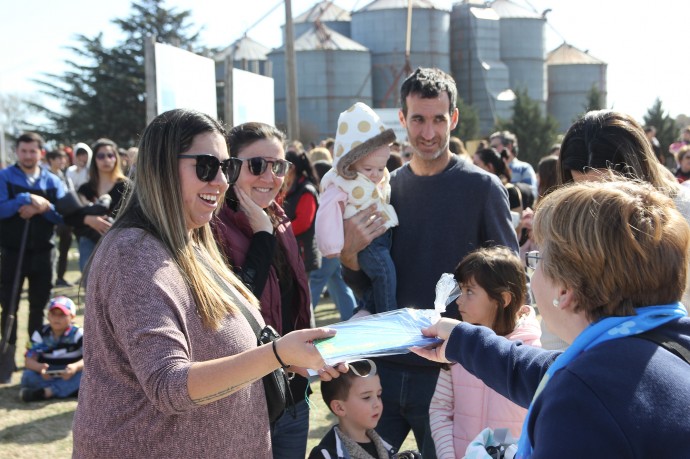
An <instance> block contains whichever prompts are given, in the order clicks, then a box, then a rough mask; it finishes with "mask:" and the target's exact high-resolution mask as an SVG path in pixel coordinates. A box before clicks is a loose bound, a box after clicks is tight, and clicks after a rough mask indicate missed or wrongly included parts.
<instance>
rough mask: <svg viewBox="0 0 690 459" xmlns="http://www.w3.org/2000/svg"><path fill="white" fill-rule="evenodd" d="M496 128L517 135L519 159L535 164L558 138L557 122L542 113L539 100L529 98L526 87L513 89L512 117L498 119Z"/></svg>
mask: <svg viewBox="0 0 690 459" xmlns="http://www.w3.org/2000/svg"><path fill="white" fill-rule="evenodd" d="M496 130H508V131H511V132H512V133H513V134H515V135H516V136H517V139H518V147H519V150H518V152H519V156H520V160H522V161H526V162H528V163H530V164H532V166H536V165H537V163H538V162H539V159H541V158H542V157H543V156H544V155H546V154H547V153H548V151H549V149H550V148H551V146H552V145H553V144H554V143H556V141H557V139H558V122H557V121H556V119H555V118H554V117H553V116H551V115H546V116H545V115H544V114H543V113H542V109H541V107H540V105H539V102H537V101H535V100H533V99H530V97H529V96H528V95H527V90H526V89H518V90H516V91H515V104H514V105H513V117H512V119H510V120H499V121H498V123H496Z"/></svg>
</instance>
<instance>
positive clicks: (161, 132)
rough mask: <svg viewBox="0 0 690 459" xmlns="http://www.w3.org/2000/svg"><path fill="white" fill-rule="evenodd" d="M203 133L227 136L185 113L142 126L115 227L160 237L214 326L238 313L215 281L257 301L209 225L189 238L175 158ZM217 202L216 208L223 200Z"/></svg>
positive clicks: (199, 117)
mask: <svg viewBox="0 0 690 459" xmlns="http://www.w3.org/2000/svg"><path fill="white" fill-rule="evenodd" d="M207 132H212V133H218V134H219V135H221V136H223V138H225V130H224V129H223V127H222V126H221V125H220V124H219V123H218V122H217V121H216V120H214V119H213V118H211V117H210V116H208V115H205V114H203V113H200V112H197V111H194V110H187V109H175V110H170V111H167V112H165V113H162V114H160V115H158V116H157V117H156V118H155V119H154V120H153V121H152V122H151V123H150V124H149V125H148V126H147V127H146V129H145V130H144V133H143V134H142V137H141V141H140V142H139V156H138V158H137V173H136V176H135V179H134V186H133V189H132V192H131V193H130V194H129V195H128V197H127V199H126V203H125V204H124V207H123V209H122V211H121V212H120V215H119V217H118V219H117V221H116V223H115V225H114V227H120V228H126V227H140V228H143V229H145V230H146V231H148V232H150V233H151V234H153V235H154V236H155V237H157V238H158V239H160V240H161V242H162V243H163V244H164V245H165V247H166V248H167V249H168V251H169V252H170V255H171V256H172V258H173V260H174V261H175V263H176V264H177V266H178V267H179V269H180V271H181V273H182V275H183V276H184V277H185V279H186V280H187V283H188V285H189V286H190V289H191V291H192V295H193V296H194V300H195V302H196V306H197V309H198V311H199V315H200V316H201V318H202V321H203V322H204V325H205V326H207V327H209V328H217V327H218V326H219V325H220V322H221V320H222V319H223V318H224V317H225V316H226V315H227V314H228V313H231V314H235V313H237V312H238V311H239V309H238V307H237V306H236V305H235V304H234V303H233V301H232V298H228V294H227V291H226V289H224V288H223V287H222V286H221V285H219V283H218V282H219V281H222V282H226V283H228V284H230V285H231V286H233V287H234V288H235V289H236V290H238V291H239V292H240V294H241V295H242V296H243V297H244V298H246V299H247V300H248V301H249V302H250V303H251V304H253V305H254V306H257V307H258V301H257V300H256V298H255V297H254V295H253V294H252V293H251V292H250V291H249V290H248V289H247V288H246V287H245V285H244V284H243V283H242V282H241V281H240V280H239V279H238V278H237V276H235V274H234V273H233V272H232V270H231V269H230V268H229V267H228V266H227V264H226V263H225V261H224V260H223V257H222V255H221V254H220V252H219V251H218V248H217V246H216V243H215V240H214V238H213V234H212V231H211V228H210V226H209V225H208V224H207V225H203V226H202V227H200V228H197V229H194V230H192V232H191V238H190V236H189V233H188V231H187V227H186V221H185V215H184V206H183V201H182V191H181V189H180V180H179V172H178V159H177V157H178V155H179V154H181V153H184V152H186V151H188V150H189V149H190V148H191V145H192V142H193V140H194V137H195V136H197V135H199V134H204V133H207ZM218 204H219V205H218V209H220V208H221V207H222V204H223V203H222V196H221V200H220V202H219V203H218Z"/></svg>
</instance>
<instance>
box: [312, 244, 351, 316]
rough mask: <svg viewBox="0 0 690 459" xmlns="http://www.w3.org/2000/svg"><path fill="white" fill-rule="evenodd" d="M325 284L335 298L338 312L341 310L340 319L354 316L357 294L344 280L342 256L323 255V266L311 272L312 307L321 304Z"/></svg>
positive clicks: (314, 307)
mask: <svg viewBox="0 0 690 459" xmlns="http://www.w3.org/2000/svg"><path fill="white" fill-rule="evenodd" d="M324 286H326V287H327V288H328V293H329V294H330V295H331V298H333V301H334V302H335V306H336V307H337V308H338V312H340V320H347V319H349V318H350V317H352V311H353V310H354V309H355V305H356V300H355V295H354V294H353V293H352V290H351V289H350V287H348V286H347V284H346V283H345V281H344V280H343V275H342V273H341V270H340V258H326V257H323V258H322V259H321V268H319V269H316V270H314V271H312V272H310V273H309V288H310V290H311V307H312V309H316V306H317V305H318V304H319V300H320V299H321V292H323V287H324Z"/></svg>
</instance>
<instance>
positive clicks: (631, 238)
mask: <svg viewBox="0 0 690 459" xmlns="http://www.w3.org/2000/svg"><path fill="white" fill-rule="evenodd" d="M533 234H534V237H535V239H536V241H537V244H538V246H539V247H540V249H541V251H540V252H529V253H528V254H527V264H528V267H531V268H533V269H534V270H535V271H534V275H533V277H532V283H531V286H532V290H533V293H534V297H535V300H536V303H537V306H538V308H539V312H540V313H541V316H542V319H543V320H544V321H545V322H546V324H547V326H548V328H549V329H550V330H552V331H553V332H554V333H555V334H556V335H557V336H558V337H559V338H561V339H563V340H564V341H566V342H567V343H569V344H570V346H569V348H568V349H567V350H566V351H564V352H561V351H546V350H543V349H538V348H533V347H530V346H524V345H522V343H515V342H511V341H509V340H507V339H505V338H503V337H501V336H496V335H495V334H494V333H493V332H492V331H491V330H490V329H488V328H485V327H477V326H473V325H470V324H466V323H460V322H457V321H452V320H450V319H442V320H441V321H439V322H438V323H436V324H435V325H433V326H432V327H430V328H428V329H425V330H424V334H426V335H429V336H438V337H440V338H442V339H444V340H445V341H444V342H443V344H442V345H440V346H438V347H436V348H435V349H415V352H416V353H417V354H419V355H421V356H423V357H426V358H429V359H431V360H435V361H444V362H445V361H454V362H459V363H460V364H462V365H463V367H465V368H466V369H467V370H468V371H469V372H470V373H472V374H474V375H475V376H477V377H478V378H479V379H481V380H483V381H484V382H485V383H486V384H487V385H489V386H490V387H492V388H493V389H494V390H496V391H497V392H499V393H501V394H502V395H504V396H505V397H507V398H509V399H511V400H513V401H514V402H516V403H518V404H520V405H522V406H524V407H529V411H528V413H527V417H526V420H525V424H524V426H523V429H522V434H521V436H520V441H519V443H518V455H517V456H516V457H518V458H528V457H532V458H554V457H558V458H584V457H590V458H594V457H607V458H608V457H616V458H648V457H673V456H674V455H677V454H679V453H680V454H681V455H686V454H687V451H688V440H687V439H688V435H690V417H689V416H688V415H687V407H688V406H690V385H688V383H687V381H689V380H690V364H689V363H688V360H687V356H688V355H690V320H689V319H688V318H687V317H686V315H687V312H686V310H685V307H684V306H683V305H682V304H681V303H680V302H679V300H680V298H681V295H682V293H683V290H684V288H685V279H686V274H687V270H688V249H689V248H690V227H688V224H687V223H686V221H685V219H684V218H683V217H682V215H681V214H680V213H679V212H678V211H677V210H676V208H675V206H674V205H673V201H672V199H671V198H669V197H668V196H666V195H665V194H663V193H661V192H659V191H657V190H656V189H655V188H653V187H652V186H651V185H649V184H646V183H645V184H643V183H641V182H634V181H630V180H625V179H618V180H614V179H612V180H611V181H602V182H585V183H577V184H573V185H570V186H564V187H563V188H561V189H558V190H556V191H554V192H553V193H551V194H549V195H548V196H547V197H545V198H543V200H542V201H541V203H540V204H539V206H538V208H537V211H536V213H535V216H534V224H533ZM674 346H678V349H679V350H680V352H679V354H675V353H674V352H671V351H670V350H669V349H670V348H671V347H674ZM683 353H685V355H686V357H685V358H684V357H682V354H683Z"/></svg>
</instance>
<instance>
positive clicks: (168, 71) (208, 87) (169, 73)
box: [155, 43, 218, 118]
mask: <svg viewBox="0 0 690 459" xmlns="http://www.w3.org/2000/svg"><path fill="white" fill-rule="evenodd" d="M155 49H156V51H155V55H156V97H157V100H158V105H157V106H158V114H161V113H163V112H166V111H168V110H172V109H174V108H191V109H195V110H199V111H200V112H203V113H206V114H207V115H210V116H212V117H213V118H218V109H217V105H216V70H215V63H214V62H213V59H209V58H207V57H202V56H199V55H197V54H194V53H190V52H189V51H185V50H183V49H180V48H176V47H174V46H170V45H164V44H162V43H156V48H155Z"/></svg>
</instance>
